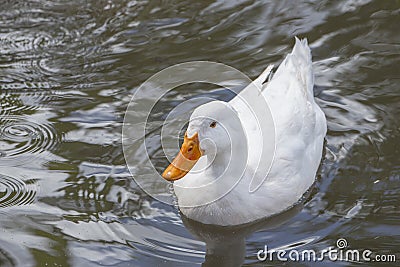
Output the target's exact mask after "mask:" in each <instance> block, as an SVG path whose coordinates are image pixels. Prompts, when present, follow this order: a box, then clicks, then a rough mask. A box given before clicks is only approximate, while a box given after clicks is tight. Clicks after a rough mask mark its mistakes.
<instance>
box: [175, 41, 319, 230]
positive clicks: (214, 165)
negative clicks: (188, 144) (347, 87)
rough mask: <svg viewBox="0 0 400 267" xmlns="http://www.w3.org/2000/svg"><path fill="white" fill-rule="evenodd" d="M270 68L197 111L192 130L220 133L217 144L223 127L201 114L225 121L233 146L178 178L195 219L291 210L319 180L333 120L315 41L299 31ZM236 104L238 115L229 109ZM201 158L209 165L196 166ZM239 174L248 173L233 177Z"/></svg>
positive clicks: (231, 221)
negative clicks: (322, 90)
mask: <svg viewBox="0 0 400 267" xmlns="http://www.w3.org/2000/svg"><path fill="white" fill-rule="evenodd" d="M270 70H271V67H268V68H267V69H266V71H264V73H263V74H261V75H260V77H258V78H257V79H256V80H255V81H254V82H253V83H252V84H251V85H249V86H248V87H246V88H245V89H243V91H242V92H240V94H238V95H237V96H236V97H235V98H233V99H232V100H231V101H229V102H228V103H208V104H205V105H203V106H204V107H202V106H200V107H199V108H197V109H196V110H195V111H194V113H193V114H192V117H191V121H192V118H193V123H192V122H191V123H189V127H188V130H187V134H188V136H193V135H194V133H195V132H196V133H198V135H199V137H200V139H203V140H205V139H215V142H216V143H217V144H218V143H221V142H224V141H223V140H222V139H221V138H223V137H221V136H222V135H223V134H222V132H221V133H218V134H215V133H214V135H213V131H215V129H206V128H204V129H203V128H202V127H206V126H202V125H203V124H205V123H209V121H206V120H205V119H198V120H196V116H198V117H202V116H205V117H208V116H210V117H212V118H214V119H215V120H217V121H218V120H221V121H224V120H225V121H226V125H228V126H226V127H224V128H225V129H227V131H228V132H230V133H229V139H230V148H231V153H225V154H226V155H222V154H224V153H222V152H221V153H220V150H221V151H223V150H224V149H225V147H223V146H221V149H220V150H218V151H217V152H216V155H217V156H215V153H214V156H213V157H211V156H207V155H206V156H205V157H201V160H199V162H197V163H196V165H195V167H194V168H193V170H191V171H189V172H188V173H187V174H186V175H185V177H183V178H182V179H179V180H177V181H175V182H174V191H175V194H176V196H177V199H178V205H179V208H180V210H181V212H182V213H183V214H184V215H185V216H187V217H188V218H190V219H193V220H196V221H199V222H202V223H205V224H216V225H239V224H244V223H249V222H253V221H256V220H259V219H262V218H265V217H268V216H271V215H274V214H277V213H280V212H282V211H285V210H287V209H289V208H290V207H292V206H293V205H294V204H295V203H296V202H298V201H299V199H301V197H302V196H303V194H304V193H305V192H306V191H307V190H308V189H309V188H310V187H311V185H312V184H313V183H314V181H315V176H316V172H317V170H318V166H319V164H320V161H321V157H322V151H323V144H324V137H325V135H326V131H327V126H326V119H325V115H324V113H323V112H322V110H321V109H320V107H319V106H318V105H317V104H316V102H315V100H314V96H313V86H314V80H313V79H314V78H313V70H312V61H311V52H310V49H309V47H308V45H307V40H301V41H300V40H299V39H297V38H296V43H295V46H294V48H293V51H292V52H291V53H290V54H288V55H287V56H286V58H285V59H284V61H283V62H282V63H281V65H280V66H279V68H278V69H277V71H276V73H275V74H274V76H273V77H272V79H270V80H269V81H266V80H267V78H268V77H269V75H270ZM255 87H256V88H259V89H260V90H257V89H256V88H255ZM243 100H244V101H243ZM260 101H261V102H265V103H266V104H267V106H268V107H269V113H270V117H268V116H262V117H263V119H264V120H266V123H262V124H263V125H264V126H260V122H259V121H258V120H257V119H254V116H253V115H254V114H253V115H251V114H252V109H253V113H254V109H255V110H256V111H255V112H256V113H257V108H261V105H260V104H259V103H260ZM217 102H220V101H217ZM231 111H232V112H233V113H234V114H236V115H237V116H236V117H237V119H232V118H231V117H232V116H231V115H227V114H228V113H229V112H231ZM227 112H228V113H227ZM260 112H262V111H260ZM227 117H229V119H227ZM263 119H262V120H263ZM210 125H211V126H212V124H210ZM262 127H264V129H260V128H262ZM260 143H262V144H263V145H260ZM200 146H202V143H201V142H200ZM204 147H206V149H205V150H206V151H207V150H210V149H208V148H207V146H206V145H204ZM217 148H218V145H217ZM218 149H219V148H218ZM228 154H229V157H230V158H229V160H228V159H227V158H228V156H227V155H228ZM243 158H244V160H240V159H243ZM241 162H244V163H241ZM197 165H204V166H208V167H205V168H202V169H200V170H197V171H194V170H196V166H197ZM228 165H229V166H228ZM227 166H228V167H227ZM238 173H240V175H239V176H240V177H239V178H240V179H236V178H233V177H234V176H238V175H237V174H238ZM220 176H223V178H218V179H216V177H220ZM255 181H256V182H255ZM252 183H253V186H251V184H252ZM254 183H255V185H254ZM190 188H191V189H193V188H196V191H193V190H189V189H190Z"/></svg>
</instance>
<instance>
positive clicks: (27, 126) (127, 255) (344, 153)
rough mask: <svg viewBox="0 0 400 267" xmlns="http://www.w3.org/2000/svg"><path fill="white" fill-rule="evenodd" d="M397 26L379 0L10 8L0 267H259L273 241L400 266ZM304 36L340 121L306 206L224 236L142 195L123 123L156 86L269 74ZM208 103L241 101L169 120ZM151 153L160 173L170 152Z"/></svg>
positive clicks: (320, 85) (173, 97) (26, 4)
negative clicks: (350, 252) (211, 70)
mask: <svg viewBox="0 0 400 267" xmlns="http://www.w3.org/2000/svg"><path fill="white" fill-rule="evenodd" d="M304 2H305V1H304ZM399 15H400V2H399V1H378V0H376V1H368V0H345V1H307V2H305V3H300V2H298V1H245V0H238V1H220V0H217V1H214V2H213V1H200V2H196V3H194V2H189V1H124V0H121V1H94V0H93V1H92V0H87V1H77V0H76V1H60V0H59V1H40V0H30V1H2V3H1V10H0V90H1V91H0V107H1V109H0V116H1V123H0V233H1V234H0V265H1V266H13V265H17V266H45V265H49V266H52V265H61V266H66V265H74V266H88V265H92V266H95V265H115V266H127V265H130V266H138V265H140V266H155V265H160V266H161V265H162V266H164V265H165V266H194V265H200V264H202V263H203V262H205V263H204V265H206V266H223V265H227V266H234V265H239V266H240V265H241V264H246V265H247V266H252V265H259V264H260V262H259V261H258V259H257V256H256V254H257V252H258V251H259V250H260V249H263V248H264V245H268V247H270V248H285V247H286V248H287V247H298V248H300V249H316V250H322V249H324V248H327V247H329V246H335V245H336V241H337V239H339V238H345V239H346V240H347V242H348V244H349V246H350V247H351V248H357V249H370V250H372V251H374V252H375V253H379V254H395V255H396V256H397V260H398V261H399V260H400V254H399V251H398V248H399V247H400V232H399V226H398V224H399V220H400V206H399V203H400V162H399V158H400V152H399V151H400V148H399V137H400V125H399V121H398V118H399V116H400V112H399V111H400V109H399V100H400V94H399V90H398V83H399V77H400V73H399V68H398V62H399V60H400V56H399V52H400V35H399V34H398V25H399V22H400V20H399ZM295 35H297V36H300V37H307V38H308V40H309V43H310V46H311V48H312V53H313V60H314V69H315V76H316V77H315V84H316V85H315V89H314V91H315V95H316V98H317V101H318V104H319V105H320V106H321V107H322V109H323V110H324V112H325V114H326V116H327V120H328V135H327V138H326V139H327V144H326V151H325V156H324V160H323V163H322V165H321V169H320V171H319V173H318V180H317V182H316V185H315V188H314V189H313V190H312V192H311V193H310V196H309V197H308V199H307V200H306V201H304V203H303V204H300V205H299V206H297V207H295V208H294V209H293V210H291V211H289V212H287V213H284V214H282V215H281V216H278V218H273V219H271V220H267V221H265V222H261V223H259V224H257V225H252V226H247V227H245V228H239V229H236V228H233V229H231V228H228V229H225V228H213V227H209V226H204V225H199V224H196V223H195V222H191V221H190V220H187V219H185V218H181V217H180V215H179V212H178V211H177V209H175V208H174V207H172V206H169V205H166V204H163V203H160V202H158V201H155V200H153V199H152V198H150V197H149V196H147V195H146V194H145V193H144V192H143V191H141V190H140V189H139V188H138V187H137V186H136V184H135V183H134V181H133V179H132V176H131V174H130V173H129V171H128V168H127V167H126V164H125V159H124V156H123V153H122V143H121V142H122V141H121V139H122V137H121V132H122V122H123V117H124V114H125V110H126V108H127V106H128V104H129V101H130V99H131V96H132V94H133V93H134V92H135V90H137V88H138V87H139V86H140V85H141V84H142V83H143V82H144V81H145V80H146V79H147V78H149V77H150V76H151V75H153V74H155V73H156V72H157V71H159V70H162V69H164V68H166V67H168V66H170V65H172V64H176V63H182V62H186V61H191V60H211V61H217V62H222V63H225V64H227V65H230V66H233V67H235V68H237V69H239V70H241V71H242V72H244V73H245V74H247V75H249V76H250V77H251V78H255V77H256V76H257V75H258V74H259V73H260V72H261V71H262V70H263V69H264V68H265V67H266V66H267V65H268V64H270V63H273V64H275V65H278V64H279V63H280V62H281V60H282V59H283V57H284V55H285V54H286V53H288V52H289V51H290V49H291V47H292V45H293V41H294V39H293V36H295ZM149 93H151V92H149ZM201 94H203V95H207V94H209V95H213V96H217V95H218V96H220V97H221V98H223V99H224V98H225V99H226V98H229V95H227V93H226V92H224V91H223V90H221V89H220V88H215V87H212V86H204V85H201V84H199V85H194V86H188V87H183V88H181V89H180V90H179V91H177V92H175V93H173V94H170V95H167V96H166V97H165V98H164V99H162V102H161V104H162V107H163V109H161V110H159V113H157V114H155V115H154V118H155V120H156V119H157V118H161V117H162V116H163V114H164V113H165V111H167V110H170V109H172V108H173V107H174V106H176V105H177V104H179V103H180V102H181V101H182V99H184V98H190V97H193V96H197V95H201ZM155 136H156V133H152V132H150V133H149V137H150V138H151V137H155ZM150 146H151V147H152V148H153V151H154V155H153V156H154V157H153V158H152V161H153V162H154V163H155V164H156V168H157V169H158V170H162V169H163V168H164V167H165V165H166V164H167V163H166V159H165V157H163V156H162V155H160V154H158V152H157V148H158V146H159V144H158V143H157V142H152V143H150ZM134 157H136V158H135V159H136V160H137V161H138V162H140V161H142V160H143V158H142V157H143V156H142V154H140V153H136V154H135V155H134ZM136 175H146V170H145V169H139V171H138V174H136ZM182 219H183V221H182ZM275 263H281V264H284V263H283V262H275ZM264 264H265V265H268V264H270V262H264ZM286 264H287V265H296V263H293V262H292V263H286ZM308 264H310V263H308ZM308 264H307V263H305V265H308ZM314 264H316V263H314ZM330 264H331V262H326V261H325V262H320V263H318V265H330ZM392 264H393V263H392ZM342 265H352V263H342Z"/></svg>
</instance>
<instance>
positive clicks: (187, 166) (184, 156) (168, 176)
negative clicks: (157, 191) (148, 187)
mask: <svg viewBox="0 0 400 267" xmlns="http://www.w3.org/2000/svg"><path fill="white" fill-rule="evenodd" d="M201 155H202V153H201V150H200V142H199V135H198V133H195V134H194V135H193V137H192V138H189V137H188V136H187V133H185V137H184V140H183V144H182V147H181V150H180V151H179V153H178V155H177V156H176V157H175V159H174V160H173V161H172V162H171V164H170V165H169V166H168V167H167V168H166V169H165V171H164V172H163V174H162V177H163V178H164V179H165V180H168V181H175V180H178V179H181V178H182V177H183V176H185V175H186V174H187V173H188V172H189V171H190V170H191V169H192V168H193V166H194V165H195V164H196V162H197V161H198V160H199V158H200V157H201Z"/></svg>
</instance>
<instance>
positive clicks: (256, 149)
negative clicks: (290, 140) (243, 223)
mask: <svg viewBox="0 0 400 267" xmlns="http://www.w3.org/2000/svg"><path fill="white" fill-rule="evenodd" d="M271 69H272V66H269V67H268V68H267V69H266V70H265V71H264V73H263V74H262V75H261V77H260V78H259V79H256V80H255V81H252V80H251V79H250V78H249V77H247V76H246V75H245V74H243V73H242V72H240V71H239V70H237V69H235V68H232V67H230V66H227V65H224V64H222V63H217V62H208V61H193V62H186V63H182V64H177V65H173V66H171V67H168V68H166V69H164V70H162V71H160V72H158V73H156V74H154V75H153V76H152V77H150V78H149V79H148V80H146V81H145V82H144V83H143V84H142V85H141V86H140V87H139V88H137V89H135V91H134V94H133V97H132V99H131V101H130V103H129V105H128V108H127V111H126V113H125V118H124V123H123V129H122V145H123V151H124V157H125V160H126V163H127V165H128V168H129V171H130V172H131V174H132V176H133V179H134V180H135V182H136V183H137V184H138V185H139V186H140V187H141V189H143V190H144V191H145V192H146V193H147V194H148V195H150V196H152V197H153V198H155V199H157V200H159V201H161V202H164V203H168V204H173V200H172V199H171V198H170V182H167V181H166V180H164V179H163V178H162V177H161V175H160V173H161V172H162V171H163V169H161V167H160V165H162V164H160V159H164V158H165V157H166V158H167V159H168V161H169V162H172V160H173V158H174V157H175V155H177V153H178V152H179V149H180V147H179V137H182V136H183V134H182V133H184V129H186V127H187V125H188V123H189V121H190V115H191V114H192V112H193V110H194V109H195V108H197V107H198V106H200V105H202V104H205V103H208V102H210V101H214V100H218V99H216V98H217V97H218V94H215V96H214V94H210V93H209V92H207V91H205V92H204V93H203V94H200V95H195V94H193V95H192V96H191V97H189V96H188V92H187V90H186V91H179V90H180V89H179V88H182V87H184V86H188V85H189V84H193V83H206V84H212V85H215V86H216V87H219V88H220V87H222V88H224V89H225V91H227V92H228V93H225V95H226V94H230V95H231V96H232V95H233V96H235V99H234V100H235V108H239V109H241V110H240V111H241V113H240V114H246V122H249V121H250V122H252V123H253V124H252V125H251V126H252V128H253V129H255V130H256V133H258V135H259V136H253V137H252V138H250V139H249V140H248V142H256V144H253V143H249V144H247V143H246V142H245V145H244V146H245V148H244V149H241V153H236V154H240V155H241V156H240V157H239V156H237V155H236V158H235V159H234V160H232V157H233V156H235V155H234V154H235V153H232V151H233V150H231V151H230V152H228V153H229V154H230V156H231V158H230V160H229V164H227V166H224V168H225V170H224V171H223V172H222V174H221V175H220V177H217V178H216V179H215V180H213V181H211V182H208V183H206V184H202V183H201V181H200V183H199V184H198V185H195V186H191V187H183V186H181V185H179V184H178V185H177V183H174V187H175V189H184V190H185V192H186V194H188V195H202V196H204V197H203V198H202V199H201V200H200V201H201V202H200V203H199V202H197V203H195V204H194V206H200V205H206V204H209V203H211V202H213V201H216V200H218V199H220V198H221V197H223V196H224V195H226V194H227V193H229V192H230V191H231V190H232V189H233V188H234V187H235V186H236V185H237V184H238V182H239V181H240V179H241V178H242V176H243V174H244V173H245V172H246V175H247V176H246V177H252V179H250V180H249V184H248V190H249V192H255V191H256V190H257V189H258V188H259V187H260V185H261V184H262V183H263V182H264V180H265V179H266V177H267V175H268V173H269V171H270V168H271V165H272V162H273V157H274V155H275V125H274V122H273V119H272V114H271V111H270V109H269V106H268V104H267V102H266V100H265V98H264V97H263V96H262V95H261V87H262V86H263V83H264V82H265V81H266V79H267V78H268V76H269V73H270V71H271ZM245 86H246V87H245ZM244 87H245V89H243V88H244ZM175 89H176V90H175ZM242 91H245V93H244V94H242V93H241V92H242ZM239 93H241V94H240V95H239ZM228 105H230V104H228ZM232 114H233V115H230V116H237V117H239V119H241V121H243V118H240V116H241V115H240V114H239V112H233V113H232ZM215 115H218V114H215ZM209 119H214V118H213V116H212V115H210V118H209ZM218 123H219V124H218V125H221V126H222V127H221V128H222V129H224V131H225V132H224V133H223V134H224V135H225V136H227V138H228V139H229V140H230V138H231V135H232V133H231V132H229V125H223V123H222V122H219V121H218ZM263 136H268V137H269V140H272V141H270V142H263V140H264V138H263ZM199 137H200V135H199ZM202 141H204V140H200V147H201V146H202ZM207 141H208V142H211V143H212V144H211V145H209V144H208V146H209V147H214V148H217V149H216V150H217V151H213V153H214V154H215V155H216V153H218V144H216V142H214V140H212V138H208V140H207ZM247 146H252V147H253V149H252V152H251V157H250V156H249V155H250V154H249V153H246V151H245V150H246V149H247ZM231 147H232V146H231ZM214 150H215V149H214ZM266 151H268V153H267V152H266ZM228 153H227V154H228ZM207 157H208V156H207ZM202 158H205V157H202ZM202 158H200V160H199V161H198V162H197V163H196V165H195V166H194V168H193V169H192V170H191V172H202V171H204V170H205V169H206V168H209V166H210V164H209V161H210V160H209V158H207V161H208V162H207V163H208V164H203V163H204V161H205V160H201V159H202ZM249 158H252V159H251V160H253V161H257V160H258V162H252V163H253V164H252V166H257V168H252V169H250V168H248V167H247V166H248V165H249V164H247V163H248V160H249ZM157 159H158V161H157ZM254 159H257V160H254ZM261 159H263V161H262V164H260V163H261V162H260V161H261ZM156 163H157V164H156ZM166 163H167V162H166ZM156 166H158V169H157V168H156ZM239 167H240V168H242V170H241V173H240V172H239V173H238V174H237V175H236V176H237V177H232V175H231V174H232V173H235V172H233V171H230V172H229V168H236V169H238V168H239ZM247 168H248V169H247ZM228 174H230V175H228ZM256 174H257V175H256ZM185 178H186V177H183V178H182V179H185ZM177 187H178V188H177ZM213 188H220V189H221V188H223V190H218V192H217V193H216V194H207V192H210V190H211V191H216V190H212V189H213Z"/></svg>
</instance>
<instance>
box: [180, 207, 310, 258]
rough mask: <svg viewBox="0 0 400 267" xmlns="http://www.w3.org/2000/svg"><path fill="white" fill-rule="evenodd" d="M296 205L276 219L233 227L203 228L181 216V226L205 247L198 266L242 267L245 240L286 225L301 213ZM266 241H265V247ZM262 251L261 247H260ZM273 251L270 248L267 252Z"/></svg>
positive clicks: (199, 224) (212, 226)
mask: <svg viewBox="0 0 400 267" xmlns="http://www.w3.org/2000/svg"><path fill="white" fill-rule="evenodd" d="M302 208H303V204H302V203H299V204H297V205H295V206H294V207H292V208H291V209H289V210H288V211H285V212H283V213H281V214H279V215H276V216H273V217H271V218H267V219H263V220H261V221H258V222H254V223H249V224H245V225H241V226H236V227H222V226H217V225H205V224H201V223H199V222H196V221H193V220H191V219H189V218H186V217H185V216H184V215H183V214H181V218H182V221H183V224H184V225H185V226H186V228H187V229H188V230H189V231H190V232H191V233H192V234H194V235H195V236H196V237H197V238H199V239H200V240H202V241H203V242H205V243H206V255H205V261H204V263H203V264H202V266H242V264H243V263H244V261H245V258H246V254H247V253H246V238H247V237H248V236H249V235H251V234H253V233H254V232H256V231H271V230H272V229H274V228H276V227H279V226H280V225H282V224H284V223H285V222H287V221H289V220H290V219H291V218H292V217H294V216H295V215H296V214H297V213H299V212H300V211H301V209H302ZM267 244H268V240H267V239H265V245H267ZM260 249H264V246H262V247H260ZM270 249H273V248H270Z"/></svg>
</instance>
